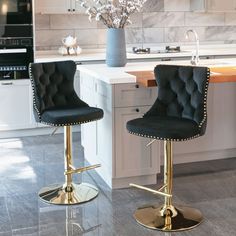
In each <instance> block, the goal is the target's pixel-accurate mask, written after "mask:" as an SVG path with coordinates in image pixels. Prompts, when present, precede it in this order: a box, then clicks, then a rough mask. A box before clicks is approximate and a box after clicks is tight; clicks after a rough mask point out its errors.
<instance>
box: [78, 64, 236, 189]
mask: <svg viewBox="0 0 236 236" xmlns="http://www.w3.org/2000/svg"><path fill="white" fill-rule="evenodd" d="M158 63H160V62H142V63H130V64H127V66H126V67H123V68H108V67H107V66H106V65H103V64H101V65H82V66H78V67H77V68H78V70H79V71H80V94H81V98H82V99H83V100H84V101H86V102H87V103H89V105H92V106H97V107H100V108H102V109H103V110H104V118H103V119H102V120H100V121H97V122H93V123H91V124H85V125H82V129H81V140H82V145H83V147H84V155H85V158H86V159H87V160H88V162H90V163H91V164H95V163H101V164H102V167H101V168H98V169H97V172H98V174H99V175H100V176H101V177H102V178H103V179H104V181H105V182H106V183H107V184H108V186H109V187H111V188H120V187H127V186H128V184H129V183H130V182H135V183H138V184H154V183H156V174H157V173H159V172H160V165H161V163H162V156H163V152H162V150H163V148H162V144H161V142H159V141H157V142H154V143H153V144H152V145H151V146H149V147H146V145H147V144H148V143H149V142H150V139H145V138H141V137H138V136H134V135H130V134H129V133H128V132H127V131H126V122H127V121H128V120H131V119H134V118H137V117H141V116H142V115H143V114H144V113H145V112H146V111H147V110H148V109H149V108H150V106H151V105H152V104H153V102H154V101H155V98H156V96H157V88H156V87H146V86H143V85H142V84H140V83H138V82H137V80H136V76H135V75H132V74H129V73H130V72H132V71H151V70H153V68H154V67H155V66H156V65H157V64H158ZM161 63H162V64H179V65H180V64H189V61H178V62H176V61H171V62H161ZM201 64H202V65H204V66H208V65H209V66H210V67H211V68H213V67H219V66H224V67H229V66H233V65H236V59H221V60H220V59H217V60H206V61H203V60H202V61H201ZM127 72H129V73H127ZM235 102H236V83H232V82H231V83H230V82H228V81H227V80H224V81H222V83H210V86H209V93H208V127H207V131H206V134H205V136H203V137H200V138H198V139H194V140H191V141H186V142H181V143H174V153H175V156H174V162H175V163H183V162H195V161H204V160H211V159H220V158H228V157H236V106H235ZM219 124H220V125H219ZM210 168H211V167H209V169H210Z"/></svg>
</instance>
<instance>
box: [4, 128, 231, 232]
mask: <svg viewBox="0 0 236 236" xmlns="http://www.w3.org/2000/svg"><path fill="white" fill-rule="evenodd" d="M73 141H74V150H73V152H74V159H75V160H76V161H75V162H76V163H75V165H79V164H81V165H83V163H84V160H83V148H82V147H81V145H80V134H79V133H75V134H74V138H73ZM62 173H63V135H61V134H58V135H55V136H35V137H25V138H14V139H1V140H0V177H1V178H0V236H10V235H14V236H23V235H25V236H36V235H37V236H39V235H40V236H75V235H85V236H154V235H155V236H159V235H160V236H162V235H163V236H176V235H178V236H179V235H181V236H182V235H183V236H235V235H236V158H235V159H234V158H233V159H226V160H219V161H210V162H202V163H192V164H182V165H176V166H175V179H174V193H175V198H174V200H175V202H178V203H182V204H188V205H191V206H193V207H196V208H198V209H200V210H201V211H202V212H203V213H204V216H205V221H204V222H203V223H202V224H201V225H200V226H199V227H197V228H195V229H193V230H191V231H185V232H180V233H172V234H171V233H163V232H158V231H154V230H149V229H146V228H144V227H142V226H140V225H138V224H136V222H135V221H134V219H133V217H132V213H133V211H134V210H135V209H136V208H137V207H138V206H141V205H144V204H147V203H160V202H161V200H162V199H161V197H156V196H154V195H152V194H150V193H147V192H144V191H141V190H136V189H123V190H114V191H110V190H109V188H108V187H107V186H106V185H105V184H104V183H103V181H102V180H101V179H100V178H98V177H97V175H96V174H95V172H94V171H90V173H85V174H83V176H82V179H83V181H87V182H89V183H94V184H96V185H97V186H98V187H99V188H100V190H101V191H100V194H99V196H98V197H97V198H96V199H95V200H93V201H92V202H89V203H87V204H84V205H78V206H73V207H68V206H55V205H48V204H45V203H43V202H41V201H40V200H39V199H38V197H37V192H38V190H39V189H40V188H41V187H43V186H46V185H48V184H51V183H56V182H63V179H64V177H63V174H62ZM76 178H77V180H78V178H80V179H81V177H78V176H76V177H75V181H76Z"/></svg>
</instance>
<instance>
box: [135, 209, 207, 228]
mask: <svg viewBox="0 0 236 236" xmlns="http://www.w3.org/2000/svg"><path fill="white" fill-rule="evenodd" d="M174 208H175V211H176V213H177V215H176V216H172V214H171V211H169V214H168V212H167V213H166V214H165V215H163V216H162V212H163V211H162V209H163V207H162V206H161V207H160V206H155V205H149V206H143V207H141V208H138V209H137V210H136V211H135V213H134V218H135V220H136V221H137V222H138V223H139V224H141V225H143V226H145V227H147V228H149V229H155V230H160V231H165V232H175V231H184V230H188V229H192V228H194V227H196V226H198V225H199V224H200V223H201V222H202V221H203V217H202V213H201V212H200V211H199V210H197V209H194V208H191V207H185V206H179V207H174ZM167 211H168V210H167Z"/></svg>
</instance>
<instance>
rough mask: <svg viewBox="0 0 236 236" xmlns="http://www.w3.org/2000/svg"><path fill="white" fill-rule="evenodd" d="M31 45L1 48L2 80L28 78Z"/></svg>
mask: <svg viewBox="0 0 236 236" xmlns="http://www.w3.org/2000/svg"><path fill="white" fill-rule="evenodd" d="M32 61H33V58H32V52H31V47H29V48H27V47H25V48H8V49H0V80H6V79H27V78H29V75H28V65H29V63H30V62H32Z"/></svg>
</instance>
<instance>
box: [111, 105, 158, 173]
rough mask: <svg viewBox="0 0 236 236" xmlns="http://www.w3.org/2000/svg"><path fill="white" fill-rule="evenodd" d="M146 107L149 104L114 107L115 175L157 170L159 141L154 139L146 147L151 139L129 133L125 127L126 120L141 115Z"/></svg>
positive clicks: (154, 171) (147, 107)
mask: <svg viewBox="0 0 236 236" xmlns="http://www.w3.org/2000/svg"><path fill="white" fill-rule="evenodd" d="M148 109H149V106H143V107H129V108H116V109H115V137H116V141H115V142H116V143H115V145H116V146H115V150H116V151H115V155H116V156H115V159H116V173H115V175H116V177H130V176H140V175H149V174H156V173H158V172H159V163H160V149H159V142H158V141H156V142H154V143H153V144H152V145H150V146H149V147H147V146H146V145H147V144H148V143H149V142H150V141H151V139H148V138H144V137H139V136H136V135H132V134H129V133H128V131H127V129H126V123H127V121H129V120H132V119H135V118H138V117H141V116H142V115H143V114H144V113H145V112H146V111H147V110H148Z"/></svg>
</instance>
